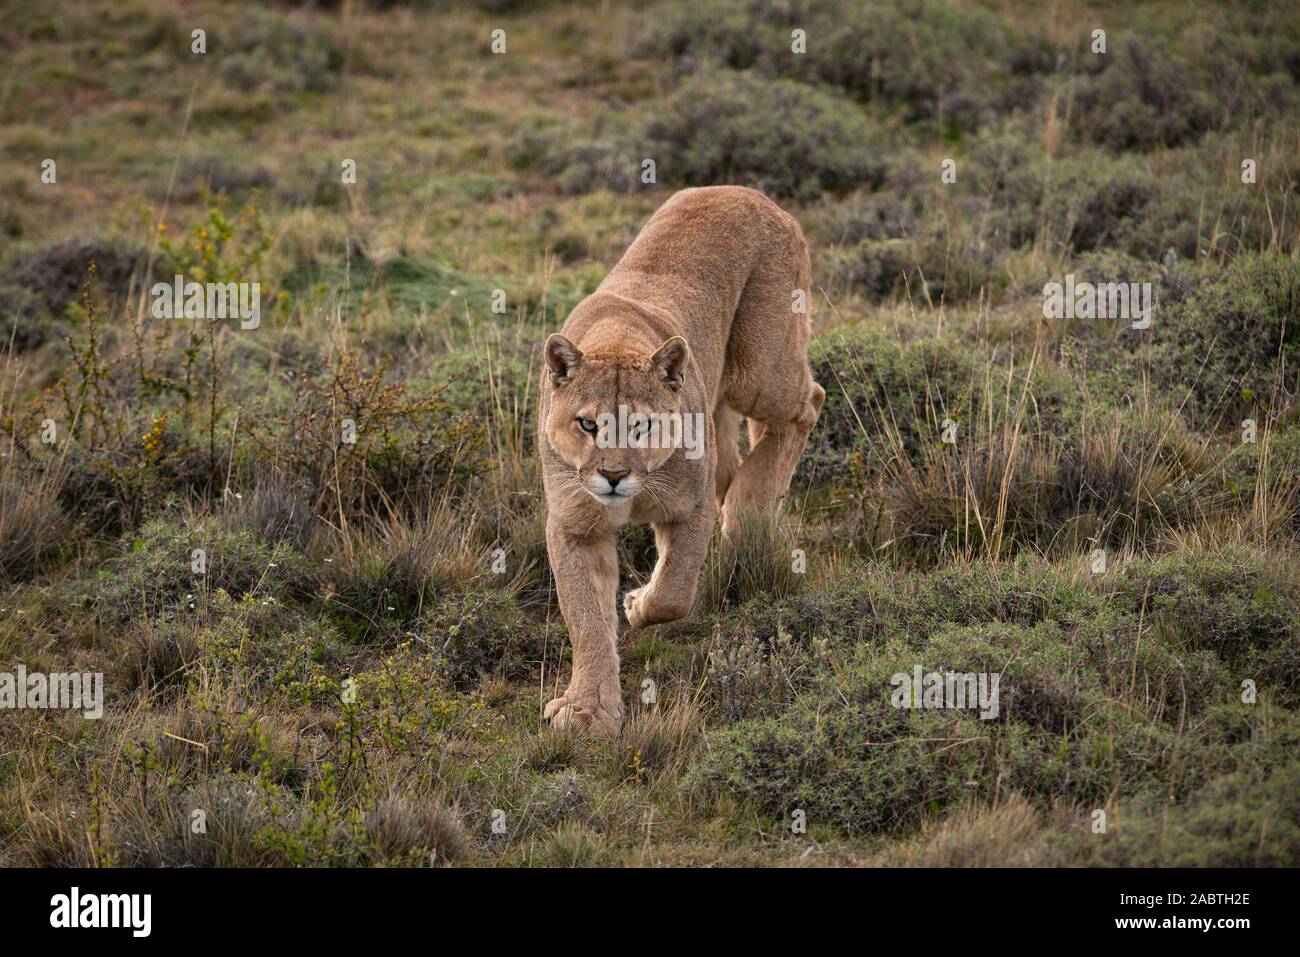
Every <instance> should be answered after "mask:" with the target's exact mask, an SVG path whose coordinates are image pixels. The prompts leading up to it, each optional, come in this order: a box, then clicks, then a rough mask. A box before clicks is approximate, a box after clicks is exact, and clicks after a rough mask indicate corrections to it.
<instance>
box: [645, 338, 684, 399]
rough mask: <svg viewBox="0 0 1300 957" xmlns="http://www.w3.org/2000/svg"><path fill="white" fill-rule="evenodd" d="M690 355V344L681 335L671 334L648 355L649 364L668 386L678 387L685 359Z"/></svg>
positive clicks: (674, 388) (682, 379) (682, 377)
mask: <svg viewBox="0 0 1300 957" xmlns="http://www.w3.org/2000/svg"><path fill="white" fill-rule="evenodd" d="M690 357H691V349H690V346H688V345H687V344H686V340H685V339H683V338H682V337H681V336H673V337H672V338H671V339H669V340H668V341H667V342H665V343H664V344H663V345H662V346H660V347H659V349H658V351H657V352H655V354H654V355H652V356H651V357H650V366H651V368H653V369H657V370H658V372H659V375H660V376H661V377H662V378H663V380H664V381H665V382H667V383H668V386H669V388H671V389H673V390H677V389H680V388H681V387H682V382H683V381H684V380H685V371H686V360H687V359H689V358H690Z"/></svg>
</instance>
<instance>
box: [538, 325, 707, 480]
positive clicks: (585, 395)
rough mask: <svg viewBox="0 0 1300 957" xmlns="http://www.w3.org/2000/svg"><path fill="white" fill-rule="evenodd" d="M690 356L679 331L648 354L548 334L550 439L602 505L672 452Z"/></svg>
mask: <svg viewBox="0 0 1300 957" xmlns="http://www.w3.org/2000/svg"><path fill="white" fill-rule="evenodd" d="M689 356H690V349H689V348H688V346H687V345H686V340H685V339H683V338H681V336H673V337H672V338H671V339H669V340H668V341H667V342H665V343H664V344H663V345H661V346H660V347H659V348H658V349H657V350H655V351H654V352H653V353H652V354H649V355H646V354H644V353H638V352H635V351H619V352H613V351H611V350H608V349H603V350H600V351H599V352H596V351H593V352H591V353H588V354H584V353H583V352H582V351H581V350H580V349H579V348H578V347H577V346H575V345H574V344H573V343H572V342H570V341H569V340H568V339H566V338H565V337H564V336H562V335H560V334H559V333H556V334H555V335H553V336H551V337H550V338H549V339H547V340H546V366H547V369H548V370H549V374H550V380H551V405H550V413H549V415H548V416H547V418H546V423H545V429H546V438H547V440H548V441H549V442H550V445H551V448H552V449H554V450H555V452H556V454H557V455H558V456H559V457H560V458H561V459H563V460H564V461H565V462H566V463H567V464H568V465H569V466H570V467H571V468H573V470H574V472H575V473H576V478H577V482H578V484H579V485H580V486H581V487H582V488H583V489H584V490H585V491H586V492H587V493H588V494H590V495H591V496H592V498H594V499H596V501H598V502H600V503H601V504H602V505H623V504H626V503H627V502H629V501H631V500H632V497H633V496H634V495H636V494H637V492H639V491H641V489H642V488H644V487H645V483H646V480H647V478H649V476H651V475H653V474H654V472H655V471H656V470H657V469H659V468H661V467H662V466H663V465H664V463H666V462H667V461H668V460H669V459H670V458H671V457H672V455H673V452H674V451H675V448H674V445H673V443H671V442H670V441H666V440H665V436H666V435H667V433H668V430H669V423H670V422H671V420H672V419H673V418H674V417H676V419H677V420H678V421H680V418H681V396H682V385H683V382H684V381H685V378H684V376H685V370H686V362H687V359H688V357H689ZM620 407H621V408H620ZM679 434H680V433H679Z"/></svg>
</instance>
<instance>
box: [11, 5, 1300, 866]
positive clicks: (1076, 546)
mask: <svg viewBox="0 0 1300 957" xmlns="http://www.w3.org/2000/svg"><path fill="white" fill-rule="evenodd" d="M1298 12H1300V11H1298V10H1297V8H1296V7H1295V5H1294V4H1286V3H1283V4H1263V3H1260V4H1240V5H1238V4H1221V3H1210V2H1188V3H1166V2H1157V3H1150V4H1143V5H1141V6H1140V7H1139V8H1138V9H1136V10H1134V9H1132V8H1131V6H1130V5H1127V4H1109V3H1060V4H1054V5H1038V4H1030V3H1022V2H1019V0H1005V2H983V3H977V2H974V0H905V2H902V3H894V2H883V0H882V2H876V0H869V2H862V0H830V2H820V3H817V4H812V3H808V4H803V3H799V2H794V0H743V2H739V3H735V2H731V3H723V2H719V0H692V2H686V3H682V2H659V3H654V4H649V5H646V4H639V3H638V4H632V3H623V2H616V0H605V2H590V3H581V2H572V3H562V2H554V3H548V2H544V0H535V2H525V0H478V2H464V3H449V2H448V3H444V2H441V0H428V2H423V3H421V2H418V0H416V2H410V3H393V4H390V3H385V2H369V3H352V2H345V3H342V4H335V3H315V4H295V3H274V4H253V3H248V4H242V3H233V2H212V0H197V2H193V3H187V4H185V5H183V6H181V7H177V6H176V5H173V4H167V3H163V2H161V0H122V2H113V3H110V2H107V0H84V2H77V3H72V2H62V0H59V2H54V3H50V2H48V0H42V2H37V0H14V2H11V3H7V4H5V5H4V7H3V9H0V153H2V155H3V157H4V161H3V164H0V237H3V244H2V245H0V332H3V335H4V340H5V358H4V360H3V363H2V364H0V366H2V368H3V378H2V379H0V451H3V453H4V455H3V458H0V671H12V670H14V668H15V667H16V665H17V664H19V663H21V664H23V665H25V666H26V668H27V669H28V670H31V671H67V670H71V669H76V670H80V671H89V672H96V671H97V672H103V673H104V674H105V695H106V710H105V714H104V716H103V718H102V719H100V720H87V719H85V718H83V717H82V716H81V714H80V712H61V711H46V712H41V711H34V710H2V711H0V863H5V864H17V863H35V864H51V865H52V864H93V865H105V866H131V865H141V864H153V865H156V864H166V865H180V864H198V865H232V864H233V865H349V864H371V863H384V864H403V865H417V866H418V865H426V866H427V865H429V864H431V863H432V864H436V865H442V864H444V863H447V862H453V863H457V864H468V865H480V866H481V865H494V864H495V865H542V864H549V865H576V864H630V865H639V864H656V865H658V864H675V865H682V864H713V863H722V864H801V865H819V864H842V863H866V864H885V865H893V864H905V865H916V864H932V865H998V864H1003V865H1006V864H1035V865H1061V864H1069V865H1175V864H1193V865H1248V864H1256V865H1260V864H1263V865H1275V864H1276V865H1293V866H1294V865H1297V864H1300V710H1298V709H1300V497H1298V493H1300V411H1298V409H1300V407H1298V406H1297V395H1298V393H1300V372H1298V370H1300V331H1298V330H1297V324H1298V323H1300V259H1298V258H1297V256H1298V255H1300V205H1298V197H1297V191H1296V190H1297V183H1298V182H1300V169H1298V168H1297V166H1296V157H1297V156H1300V148H1298V147H1300V123H1298V122H1297V120H1298V119H1300V16H1297V13H1298ZM197 29H201V30H203V31H205V33H204V36H203V40H204V43H205V50H206V52H203V53H195V52H193V44H194V43H195V42H196V41H195V40H194V38H193V33H192V32H193V31H194V30H197ZM1097 29H1104V31H1105V52H1104V53H1098V52H1093V47H1094V44H1096V42H1097V40H1096V39H1095V38H1094V31H1095V30H1097ZM494 30H504V31H505V33H504V41H505V50H504V52H501V53H496V52H494V51H493V42H494V41H493V31H494ZM792 31H804V33H803V36H804V39H805V41H806V52H803V53H795V52H792V43H794V42H796V41H795V39H794V37H793V36H792ZM46 160H52V161H53V162H54V166H53V170H54V182H46V181H43V178H42V172H43V170H44V169H48V168H49V167H48V165H47V164H45V161H46ZM646 160H653V169H654V174H655V175H654V182H650V183H647V182H644V181H643V172H644V170H645V169H646V168H647V167H646V164H645V161H646ZM949 160H951V161H952V164H951V165H947V163H946V161H949ZM1243 161H1251V164H1252V165H1251V170H1252V172H1253V181H1251V182H1246V181H1243V165H1242V164H1243ZM353 164H354V167H355V178H354V179H355V181H354V182H353V181H349V180H350V177H349V176H348V175H347V173H348V171H349V170H350V169H352V168H353ZM945 169H947V170H949V171H950V172H951V173H952V174H955V176H954V175H949V176H944V175H943V172H944V170H945ZM47 178H48V176H47ZM1247 178H1248V179H1250V178H1252V177H1247ZM719 182H738V183H745V184H749V185H753V186H757V187H760V188H762V189H764V190H766V191H767V192H769V193H770V194H772V195H773V196H775V197H776V198H777V199H778V200H779V201H780V202H781V203H782V204H783V205H784V206H785V207H786V208H787V209H789V210H791V211H792V212H793V213H794V214H795V215H796V216H797V217H798V218H799V220H800V222H801V223H802V224H803V226H804V229H805V231H806V233H807V235H808V237H809V239H810V242H811V244H812V247H813V273H814V292H815V295H814V302H813V303H812V316H813V323H814V329H815V331H816V339H815V341H814V343H813V348H812V362H813V367H814V371H815V374H816V377H817V379H818V381H819V382H820V383H821V384H822V385H823V386H824V387H825V388H826V390H827V392H828V399H827V402H826V406H825V408H824V410H823V412H822V417H821V420H820V422H819V424H818V426H817V428H816V430H815V432H814V434H813V438H812V440H811V442H810V445H809V448H808V451H807V453H806V455H805V457H804V460H803V461H802V462H801V464H800V467H799V471H798V473H797V475H796V482H795V487H794V489H793V492H792V495H791V499H792V502H791V505H790V508H789V514H788V516H787V519H786V520H785V521H784V522H782V523H777V524H756V525H754V527H752V528H751V529H750V534H749V535H748V536H746V537H745V539H744V540H743V541H742V542H741V543H739V544H738V545H737V546H736V547H735V548H724V547H723V546H722V545H721V543H715V547H714V549H713V551H712V553H711V555H710V558H709V562H708V566H707V568H706V572H705V577H706V580H705V582H704V587H703V588H702V593H703V597H702V598H701V601H700V605H699V607H698V608H697V610H696V614H695V615H694V616H693V617H692V618H691V619H689V620H687V621H685V622H681V623H677V624H675V625H672V626H664V627H660V628H657V629H649V630H647V631H644V632H641V633H629V634H626V635H624V636H623V638H622V641H621V645H620V651H621V655H622V657H623V681H624V690H625V701H626V702H628V704H629V719H628V721H627V723H626V726H625V729H624V732H623V734H622V736H621V737H620V738H619V739H618V740H615V741H604V740H588V739H586V738H583V737H579V736H575V735H572V734H569V733H564V732H555V731H552V730H549V729H546V728H544V727H542V725H541V722H540V711H541V706H542V704H543V703H544V702H545V701H547V700H549V698H550V697H552V696H553V695H554V694H555V693H556V692H557V690H559V689H563V687H564V686H565V682H564V679H565V677H566V671H567V668H568V649H567V640H566V636H565V630H564V624H563V621H562V620H561V618H560V616H559V611H558V607H557V606H556V604H555V601H554V597H553V589H552V583H551V580H550V573H549V570H548V567H547V562H546V555H545V546H544V542H543V536H542V514H541V501H542V500H541V483H540V477H539V474H538V469H537V463H536V459H535V455H534V414H535V409H534V400H535V395H536V392H537V385H538V373H539V357H538V349H539V346H540V343H541V342H542V341H543V339H544V337H545V336H546V334H547V333H548V332H550V331H553V330H555V329H557V328H558V327H559V324H560V323H561V322H562V321H563V319H564V317H565V316H566V315H567V313H568V311H569V310H570V309H571V308H572V307H573V306H574V305H575V304H576V303H577V302H578V301H579V300H580V299H581V298H582V297H583V296H585V295H586V294H587V293H589V292H591V291H592V290H593V289H594V288H595V286H596V284H597V283H598V282H599V281H600V279H601V278H602V277H603V275H604V274H605V272H606V271H607V270H608V269H609V268H610V266H611V265H612V264H613V263H614V262H616V261H617V259H618V257H619V255H620V254H621V252H622V250H623V249H624V248H625V247H626V245H627V244H628V243H629V242H630V240H631V239H632V238H633V237H634V236H635V234H636V231H637V229H638V228H639V226H640V224H641V223H642V222H644V220H645V219H646V218H647V217H648V216H649V215H650V213H651V212H652V211H653V210H654V209H655V208H656V207H657V206H658V205H659V204H660V203H661V202H663V200H664V199H665V198H666V197H667V196H669V195H670V194H671V192H672V191H673V190H674V189H677V188H680V187H682V186H688V185H701V184H708V183H719ZM177 273H183V274H184V275H185V277H186V278H188V279H194V280H197V281H200V282H207V281H212V282H227V281H233V282H252V281H256V282H259V283H260V291H261V303H262V315H261V324H260V326H259V327H258V328H256V329H241V328H240V325H239V323H238V321H232V320H218V321H210V320H207V319H204V318H189V319H186V318H177V319H158V318H155V317H154V315H153V312H152V309H151V300H150V296H149V289H150V286H151V284H152V283H153V282H155V281H157V280H158V279H159V278H161V279H164V280H170V278H171V277H172V276H174V275H175V274H177ZM1066 274H1073V275H1075V276H1077V277H1078V278H1079V279H1081V280H1089V281H1093V282H1107V281H1117V282H1149V283H1151V284H1152V289H1153V290H1154V291H1155V295H1156V297H1157V305H1156V308H1155V310H1154V312H1153V314H1152V322H1151V325H1150V328H1148V329H1134V328H1132V327H1131V325H1130V323H1129V322H1127V321H1124V320H1121V319H1052V318H1045V316H1044V310H1043V288H1044V284H1045V283H1048V282H1051V281H1062V278H1063V277H1064V276H1065V275H1066ZM945 422H948V423H951V424H952V425H953V426H955V436H953V437H954V438H955V441H951V442H945V441H944V440H943V434H944V432H945ZM950 431H951V430H950ZM345 433H346V434H347V435H351V434H355V442H349V441H347V439H346V437H345ZM51 440H52V441H51ZM196 549H201V550H202V553H203V566H202V567H203V570H202V571H201V572H195V571H194V570H193V569H194V567H195V566H194V560H195V550H196ZM621 549H622V552H623V569H624V587H627V588H630V587H635V586H636V585H637V584H639V583H640V582H642V581H643V580H644V579H645V577H646V576H647V575H648V573H649V570H650V568H651V567H652V565H653V561H654V552H653V541H652V537H651V535H650V533H649V531H648V529H644V528H629V529H627V530H626V531H625V533H624V536H623V539H622V542H621ZM796 549H799V550H802V553H803V555H804V556H805V558H806V569H805V570H803V571H802V572H800V571H796V570H794V569H793V566H792V554H793V553H794V550H796ZM502 567H504V571H501V570H500V569H501V568H502ZM918 665H919V666H921V667H922V668H924V669H926V670H955V671H961V672H967V671H970V672H984V673H995V674H998V675H1000V676H1001V685H1000V687H1001V708H1000V711H999V714H998V716H997V717H996V719H995V720H981V718H980V717H979V715H978V714H977V713H976V712H974V711H969V710H954V709H944V710H899V709H896V708H894V707H892V706H891V703H890V696H891V692H892V690H893V688H892V686H891V676H892V675H894V674H895V673H897V672H903V673H908V674H910V673H911V672H912V670H913V668H914V667H915V666H918ZM195 811H201V812H202V814H201V815H200V816H201V817H202V819H203V821H204V822H205V827H204V828H202V829H197V828H196V827H195V826H194V821H195ZM1098 812H1104V821H1105V828H1104V831H1099V829H1098V827H1097V822H1098V821H1099V820H1100V819H1101V818H1099V816H1098ZM796 821H803V822H806V829H805V828H800V827H796V826H794V825H795V822H796Z"/></svg>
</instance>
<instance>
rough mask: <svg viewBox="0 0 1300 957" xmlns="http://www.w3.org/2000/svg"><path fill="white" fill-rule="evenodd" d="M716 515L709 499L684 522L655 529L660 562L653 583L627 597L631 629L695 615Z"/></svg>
mask: <svg viewBox="0 0 1300 957" xmlns="http://www.w3.org/2000/svg"><path fill="white" fill-rule="evenodd" d="M716 515H717V505H716V503H715V502H714V501H713V498H712V496H708V497H706V499H705V501H704V502H702V503H701V505H700V506H699V508H697V509H696V510H695V511H693V512H691V513H690V514H688V515H687V516H686V517H685V518H683V519H681V520H680V521H676V522H664V523H657V524H656V525H655V526H654V530H655V551H657V552H658V553H659V559H658V561H657V562H656V563H655V570H654V574H653V575H651V576H650V581H649V582H648V583H647V584H646V585H644V586H642V587H641V588H638V589H636V590H635V591H630V592H628V593H627V594H626V595H624V596H623V609H624V611H626V612H627V621H628V624H629V625H631V626H632V627H633V628H644V627H645V626H647V625H658V624H662V623H663V622H666V621H676V620H677V619H679V618H685V617H686V616H687V615H689V614H690V613H691V608H692V607H694V605H695V591H696V588H697V587H698V586H699V583H700V569H701V568H703V567H704V557H705V556H706V555H707V554H708V551H709V539H710V538H712V536H713V521H714V518H715V517H716Z"/></svg>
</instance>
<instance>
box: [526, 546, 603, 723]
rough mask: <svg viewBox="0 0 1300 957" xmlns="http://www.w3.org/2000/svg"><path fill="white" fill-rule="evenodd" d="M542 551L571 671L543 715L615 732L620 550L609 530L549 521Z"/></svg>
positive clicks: (552, 718) (560, 720) (551, 718)
mask: <svg viewBox="0 0 1300 957" xmlns="http://www.w3.org/2000/svg"><path fill="white" fill-rule="evenodd" d="M546 550H547V552H548V553H549V555H550V558H551V571H552V572H553V573H554V575H555V590H556V593H557V594H558V596H559V599H560V613H561V614H562V615H563V616H564V623H565V625H566V626H567V627H568V629H569V642H570V644H571V645H572V646H573V675H572V677H571V678H570V679H569V687H568V689H567V690H566V691H565V692H564V694H563V695H561V696H560V697H558V698H555V699H554V700H552V701H549V702H547V705H546V709H545V711H544V712H543V717H545V718H547V719H548V720H549V721H550V722H551V724H552V725H554V726H556V727H567V726H569V725H572V726H574V727H578V728H587V729H590V730H592V731H596V732H599V733H601V734H617V733H618V731H619V728H620V727H621V726H622V724H623V695H622V688H621V686H620V685H619V680H618V648H617V645H616V640H617V629H618V606H617V604H616V601H615V599H616V596H617V595H618V551H617V549H616V547H615V544H614V536H613V533H612V532H606V533H603V534H602V533H596V534H594V535H592V536H591V537H576V536H573V535H569V534H565V533H564V531H562V530H561V529H559V528H557V527H556V526H555V525H554V524H553V523H551V522H549V521H548V522H547V524H546Z"/></svg>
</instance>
